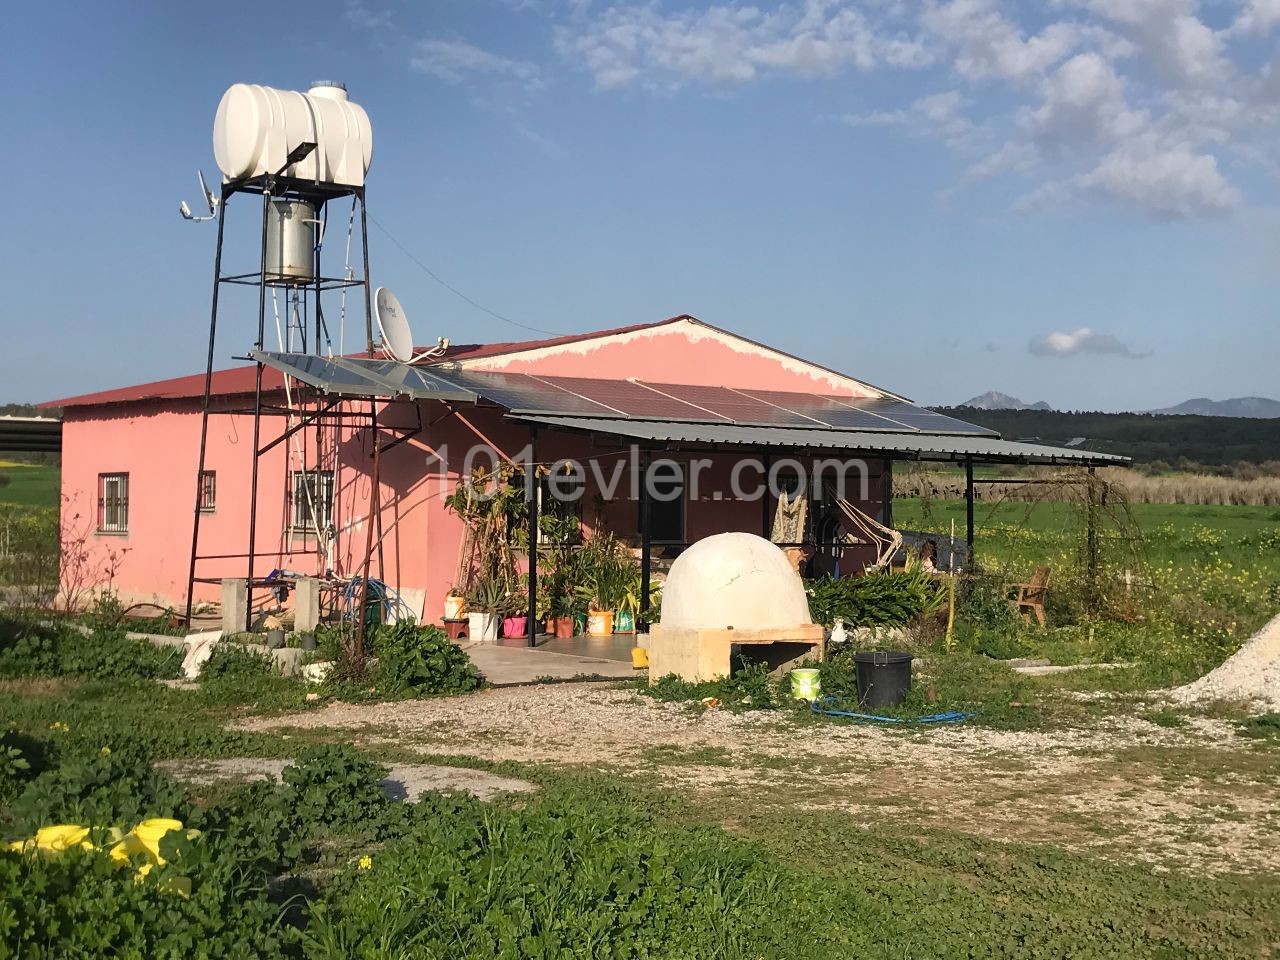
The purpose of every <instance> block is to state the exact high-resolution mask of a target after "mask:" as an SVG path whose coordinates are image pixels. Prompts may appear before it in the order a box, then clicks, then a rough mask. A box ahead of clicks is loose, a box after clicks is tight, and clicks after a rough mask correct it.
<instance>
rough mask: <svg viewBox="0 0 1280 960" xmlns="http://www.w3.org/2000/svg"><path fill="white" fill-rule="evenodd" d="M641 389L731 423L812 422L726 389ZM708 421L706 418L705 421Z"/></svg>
mask: <svg viewBox="0 0 1280 960" xmlns="http://www.w3.org/2000/svg"><path fill="white" fill-rule="evenodd" d="M645 386H648V387H652V388H653V389H655V390H661V391H662V392H663V393H668V394H671V395H672V396H674V397H677V398H679V399H681V400H683V401H685V402H686V403H690V404H693V405H694V406H696V407H700V408H702V409H703V410H705V411H707V412H708V414H709V415H711V416H714V415H719V416H720V417H723V418H724V419H726V420H732V421H733V422H734V423H744V424H763V425H767V426H803V425H805V424H809V425H810V426H814V424H813V422H812V421H809V420H805V419H804V418H802V417H798V416H797V415H796V414H795V413H793V412H791V411H790V410H782V409H780V408H779V407H776V406H774V405H772V404H769V403H765V402H764V401H763V400H760V399H757V398H756V397H751V396H748V395H747V394H745V393H742V392H741V391H738V390H732V389H730V388H728V387H698V386H691V385H689V384H684V383H646V384H645ZM709 418H710V417H708V419H709Z"/></svg>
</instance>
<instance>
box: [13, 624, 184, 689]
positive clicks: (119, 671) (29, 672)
mask: <svg viewBox="0 0 1280 960" xmlns="http://www.w3.org/2000/svg"><path fill="white" fill-rule="evenodd" d="M181 664H182V650H181V648H180V647H158V646H156V645H154V644H152V643H150V642H148V641H146V640H131V639H130V638H129V637H127V636H125V631H124V630H123V629H120V628H119V627H116V628H111V629H98V630H94V631H93V632H92V633H91V634H89V635H85V634H83V633H81V632H80V631H79V630H76V629H74V628H73V627H71V626H68V625H64V624H59V625H53V626H46V625H44V624H41V623H37V622H35V621H32V620H26V619H22V618H15V617H8V618H0V676H5V677H57V676H80V677H94V678H97V679H101V680H122V679H138V680H152V679H158V678H167V677H175V676H177V675H178V672H179V669H180V667H181Z"/></svg>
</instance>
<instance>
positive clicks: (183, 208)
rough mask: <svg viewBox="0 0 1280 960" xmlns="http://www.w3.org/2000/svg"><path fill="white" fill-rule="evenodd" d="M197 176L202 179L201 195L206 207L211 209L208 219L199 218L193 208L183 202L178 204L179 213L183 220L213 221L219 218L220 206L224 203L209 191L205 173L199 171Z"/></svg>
mask: <svg viewBox="0 0 1280 960" xmlns="http://www.w3.org/2000/svg"><path fill="white" fill-rule="evenodd" d="M196 176H198V177H199V178H200V195H201V197H202V199H203V200H204V203H205V206H207V207H208V208H209V215H208V216H207V217H197V216H196V215H195V214H194V213H192V212H191V208H190V207H189V206H187V201H185V200H183V201H182V202H181V203H180V204H178V212H179V213H181V214H182V219H183V220H194V221H196V222H197V223H200V222H202V221H205V220H213V219H214V218H216V217H217V216H218V204H219V203H221V202H222V200H221V198H219V197H215V196H214V195H213V191H212V190H210V189H209V186H208V184H206V183H205V182H204V171H202V170H197V171H196Z"/></svg>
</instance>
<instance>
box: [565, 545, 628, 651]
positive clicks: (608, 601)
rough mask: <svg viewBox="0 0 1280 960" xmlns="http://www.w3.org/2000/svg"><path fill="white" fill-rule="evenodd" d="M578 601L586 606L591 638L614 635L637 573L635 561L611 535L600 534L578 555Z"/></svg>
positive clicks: (588, 629) (576, 590) (588, 630)
mask: <svg viewBox="0 0 1280 960" xmlns="http://www.w3.org/2000/svg"><path fill="white" fill-rule="evenodd" d="M577 563H578V567H579V570H578V573H579V578H578V586H577V588H576V589H575V592H576V593H577V596H578V598H579V600H586V602H587V632H588V633H589V634H591V635H592V636H596V637H600V636H609V635H610V634H612V633H613V618H614V616H615V615H616V613H617V611H618V609H619V607H621V606H622V604H623V602H624V600H625V599H626V596H627V589H628V586H629V584H630V582H631V579H632V577H633V576H634V574H635V570H636V559H635V557H633V556H632V555H631V552H630V551H629V550H627V548H626V547H625V546H624V545H623V544H622V543H620V542H619V541H618V539H617V538H616V537H615V536H614V535H613V534H611V533H598V534H596V536H594V537H592V538H591V540H590V541H588V543H587V544H586V546H585V547H584V548H583V549H582V550H581V551H579V553H578V556H577Z"/></svg>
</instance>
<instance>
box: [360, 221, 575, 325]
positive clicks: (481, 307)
mask: <svg viewBox="0 0 1280 960" xmlns="http://www.w3.org/2000/svg"><path fill="white" fill-rule="evenodd" d="M369 219H370V220H371V221H373V225H374V226H375V227H377V228H378V229H379V230H381V231H382V233H383V236H385V237H386V238H387V239H388V240H390V241H391V242H392V243H393V244H395V246H396V248H397V249H398V250H399V251H400V252H401V253H403V254H404V255H405V256H406V257H408V258H409V259H410V260H412V261H413V262H414V263H416V264H417V265H418V266H419V267H421V268H422V271H423V273H425V274H426V275H427V276H428V277H430V278H431V279H432V280H434V281H435V282H436V283H438V284H440V286H442V287H444V288H445V289H446V290H448V291H449V292H450V293H452V294H453V295H454V296H455V297H457V298H458V299H460V300H463V301H465V302H466V303H469V304H471V306H473V307H475V308H476V309H477V310H479V311H481V312H482V313H487V314H488V315H489V316H491V317H493V318H494V319H495V320H501V321H502V322H503V323H509V324H511V326H513V327H519V328H520V329H521V330H531V331H533V332H534V333H545V334H546V335H547V336H551V337H556V336H560V334H558V333H557V332H556V331H554V330H544V329H542V328H541V327H535V326H531V325H530V324H527V323H521V322H520V321H519V320H512V319H511V318H510V317H504V316H503V315H502V314H500V313H498V312H497V311H496V310H490V309H489V308H488V307H486V306H485V305H484V304H483V303H477V302H476V301H475V300H472V299H471V298H470V297H468V296H467V295H466V294H465V293H463V292H462V291H461V290H459V289H458V288H457V287H455V286H454V285H453V284H451V283H449V282H448V281H447V280H445V279H444V278H443V277H441V276H440V275H439V274H438V273H436V272H435V271H434V270H432V269H431V268H430V267H428V266H427V265H426V264H425V263H423V262H422V261H421V260H419V259H418V258H417V257H415V256H414V255H413V254H412V253H410V252H409V250H408V249H407V248H406V247H405V245H404V244H403V243H401V242H400V241H399V240H397V239H396V238H395V237H393V236H392V235H391V232H390V231H389V230H388V229H387V228H386V227H384V226H383V225H382V224H380V223H379V222H378V221H377V218H375V217H374V216H373V215H372V214H370V215H369Z"/></svg>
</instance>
